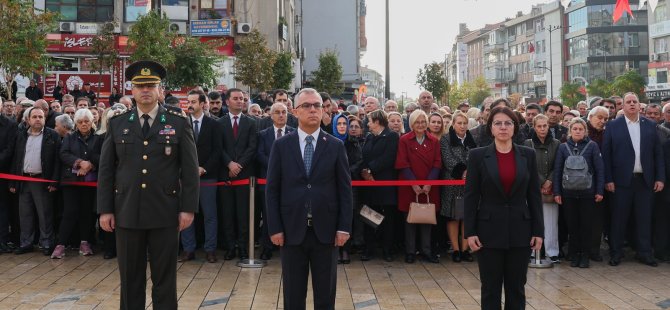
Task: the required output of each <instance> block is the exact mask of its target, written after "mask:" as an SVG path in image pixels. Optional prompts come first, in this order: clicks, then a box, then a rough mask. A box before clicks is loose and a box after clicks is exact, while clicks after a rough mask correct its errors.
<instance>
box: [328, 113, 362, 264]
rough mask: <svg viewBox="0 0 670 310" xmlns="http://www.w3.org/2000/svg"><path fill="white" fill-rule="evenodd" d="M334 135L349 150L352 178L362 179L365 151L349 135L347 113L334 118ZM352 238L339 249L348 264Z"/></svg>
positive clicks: (343, 262) (341, 260) (354, 200)
mask: <svg viewBox="0 0 670 310" xmlns="http://www.w3.org/2000/svg"><path fill="white" fill-rule="evenodd" d="M333 135H334V136H335V137H336V138H338V139H340V140H342V142H343V143H344V147H345V149H346V150H347V158H348V159H349V172H350V173H351V179H352V180H360V175H361V163H362V162H363V153H362V150H361V145H360V143H359V139H358V138H356V137H350V136H349V119H348V118H347V116H346V115H344V114H342V113H340V114H338V115H336V116H335V117H334V118H333ZM352 194H353V202H354V203H353V205H354V206H358V193H357V191H356V188H353V190H352ZM351 242H352V241H351V239H349V240H348V241H347V243H345V244H344V246H343V247H341V248H340V249H339V256H338V260H337V261H338V262H339V263H342V264H348V263H350V262H351V259H350V258H349V250H350V248H351Z"/></svg>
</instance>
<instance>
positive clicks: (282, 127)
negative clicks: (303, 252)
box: [256, 102, 295, 260]
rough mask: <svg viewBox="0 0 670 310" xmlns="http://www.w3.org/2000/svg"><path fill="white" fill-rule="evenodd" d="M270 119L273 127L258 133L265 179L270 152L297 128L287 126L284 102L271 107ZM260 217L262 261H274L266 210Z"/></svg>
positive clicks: (261, 195)
mask: <svg viewBox="0 0 670 310" xmlns="http://www.w3.org/2000/svg"><path fill="white" fill-rule="evenodd" d="M270 119H271V120H272V127H268V128H265V129H263V130H261V131H259V132H258V151H257V153H256V160H257V161H258V170H259V174H258V177H259V178H262V179H265V178H266V177H267V171H268V163H269V162H270V151H271V150H272V145H273V144H274V142H275V140H277V139H279V138H281V137H283V136H285V135H287V134H289V133H291V132H293V131H294V130H295V128H293V127H291V126H288V125H286V123H287V121H288V109H287V108H286V104H285V103H283V102H275V103H273V104H272V106H271V107H270ZM264 190H265V187H264V186H263V187H261V188H260V190H259V193H258V194H259V195H258V196H259V198H260V199H258V200H259V201H260V202H261V203H260V205H264V204H265V191H264ZM260 211H261V212H260V214H259V215H260V217H261V218H263V226H262V227H261V237H260V243H261V246H262V247H263V249H262V252H261V259H262V260H270V259H272V251H273V250H274V248H275V246H274V245H273V244H272V242H271V241H270V236H269V235H268V225H267V220H266V217H267V215H266V213H265V208H261V209H260Z"/></svg>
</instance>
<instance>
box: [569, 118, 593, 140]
mask: <svg viewBox="0 0 670 310" xmlns="http://www.w3.org/2000/svg"><path fill="white" fill-rule="evenodd" d="M574 125H582V126H584V135H585V136H588V135H589V127H588V126H586V121H584V120H583V119H582V118H581V117H575V118H573V119H571V120H570V122H569V123H568V137H571V136H570V129H571V128H572V126H574Z"/></svg>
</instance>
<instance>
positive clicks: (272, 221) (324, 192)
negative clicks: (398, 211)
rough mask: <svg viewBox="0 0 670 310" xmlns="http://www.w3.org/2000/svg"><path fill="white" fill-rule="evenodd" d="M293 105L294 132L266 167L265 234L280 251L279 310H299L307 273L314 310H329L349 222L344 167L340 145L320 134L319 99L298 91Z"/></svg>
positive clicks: (314, 93) (276, 148)
mask: <svg viewBox="0 0 670 310" xmlns="http://www.w3.org/2000/svg"><path fill="white" fill-rule="evenodd" d="M295 99H296V102H295V110H297V115H298V119H299V127H298V130H296V131H294V132H292V133H290V134H289V135H288V136H286V137H284V138H282V139H279V140H276V141H275V143H274V145H273V146H272V151H271V154H272V155H271V156H270V162H269V164H268V178H267V190H266V194H267V198H266V212H267V214H268V217H267V219H268V231H269V234H270V239H271V240H272V242H273V243H274V244H275V245H277V246H280V247H281V265H282V274H283V275H284V276H283V285H282V288H283V293H284V309H305V302H306V297H307V283H308V278H309V274H310V270H311V276H312V288H313V294H314V296H313V300H314V309H334V308H335V296H336V287H335V283H337V268H336V267H337V247H341V246H343V245H344V244H345V243H346V242H347V240H348V239H349V236H350V234H351V223H352V217H353V212H352V194H351V177H350V173H349V165H348V163H347V155H346V149H345V147H344V145H343V144H342V142H341V141H339V140H338V139H337V138H335V137H333V136H331V135H329V134H326V133H325V132H324V131H323V130H321V128H320V120H321V119H322V115H321V114H322V113H323V111H322V106H323V102H322V100H321V96H320V95H319V93H318V92H317V91H316V90H314V89H311V88H304V89H302V90H301V91H300V92H298V94H297V95H296V98H295ZM296 152H300V153H302V154H299V155H298V156H301V155H302V161H301V160H300V159H301V158H300V157H298V158H295V153H296Z"/></svg>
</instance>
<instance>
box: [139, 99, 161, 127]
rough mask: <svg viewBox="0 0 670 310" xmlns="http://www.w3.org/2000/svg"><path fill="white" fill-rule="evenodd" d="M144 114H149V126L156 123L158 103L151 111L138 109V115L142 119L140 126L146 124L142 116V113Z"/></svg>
mask: <svg viewBox="0 0 670 310" xmlns="http://www.w3.org/2000/svg"><path fill="white" fill-rule="evenodd" d="M144 114H149V117H150V118H149V127H151V125H153V124H154V120H155V119H156V116H158V104H156V106H155V107H154V108H153V109H151V111H149V113H144V112H142V110H140V109H137V116H139V119H140V127H142V126H144V118H142V115H144Z"/></svg>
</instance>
